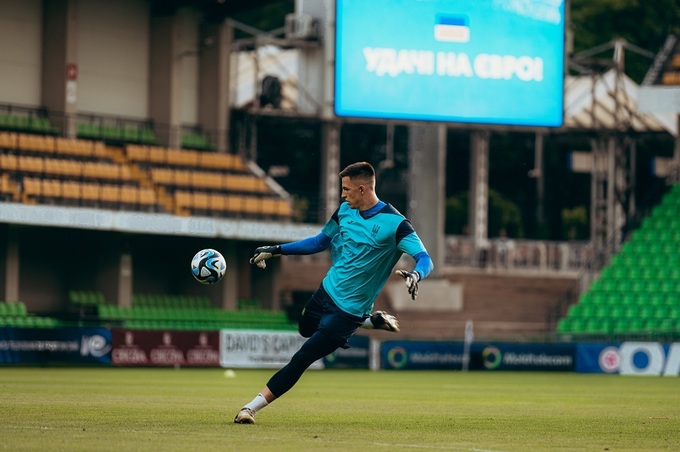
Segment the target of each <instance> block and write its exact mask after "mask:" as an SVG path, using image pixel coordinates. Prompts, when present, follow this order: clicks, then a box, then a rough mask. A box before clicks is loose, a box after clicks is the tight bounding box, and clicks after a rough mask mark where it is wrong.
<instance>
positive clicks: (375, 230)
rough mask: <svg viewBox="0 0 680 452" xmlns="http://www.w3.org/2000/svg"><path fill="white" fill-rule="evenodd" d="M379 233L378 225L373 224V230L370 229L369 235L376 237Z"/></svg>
mask: <svg viewBox="0 0 680 452" xmlns="http://www.w3.org/2000/svg"><path fill="white" fill-rule="evenodd" d="M378 231H380V225H377V224H374V225H373V229H371V234H373V235H376V234H378Z"/></svg>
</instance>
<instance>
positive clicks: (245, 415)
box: [234, 408, 255, 424]
mask: <svg viewBox="0 0 680 452" xmlns="http://www.w3.org/2000/svg"><path fill="white" fill-rule="evenodd" d="M254 423H255V415H254V414H253V411H252V410H251V409H250V408H241V411H239V412H238V414H237V415H236V417H235V418H234V424H254Z"/></svg>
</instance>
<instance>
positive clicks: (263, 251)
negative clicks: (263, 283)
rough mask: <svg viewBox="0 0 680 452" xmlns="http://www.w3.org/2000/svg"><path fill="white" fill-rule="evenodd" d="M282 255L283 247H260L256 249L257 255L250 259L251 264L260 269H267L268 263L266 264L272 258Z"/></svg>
mask: <svg viewBox="0 0 680 452" xmlns="http://www.w3.org/2000/svg"><path fill="white" fill-rule="evenodd" d="M280 255H281V245H271V246H260V247H258V248H255V254H254V255H253V257H251V258H250V263H251V264H255V265H257V266H258V267H260V268H266V267H267V263H266V262H265V261H266V260H267V259H269V258H270V257H272V256H280Z"/></svg>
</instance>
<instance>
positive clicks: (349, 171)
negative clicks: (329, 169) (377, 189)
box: [340, 162, 375, 180]
mask: <svg viewBox="0 0 680 452" xmlns="http://www.w3.org/2000/svg"><path fill="white" fill-rule="evenodd" d="M340 177H341V178H342V177H349V178H350V179H354V178H355V177H360V178H362V179H367V180H373V179H374V178H375V170H374V169H373V166H371V164H370V163H368V162H356V163H352V164H351V165H347V167H345V169H344V170H342V171H340Z"/></svg>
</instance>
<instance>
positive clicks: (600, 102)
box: [231, 45, 678, 136]
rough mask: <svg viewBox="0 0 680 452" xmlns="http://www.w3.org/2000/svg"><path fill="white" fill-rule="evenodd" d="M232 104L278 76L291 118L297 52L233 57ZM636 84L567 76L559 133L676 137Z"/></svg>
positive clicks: (253, 99) (672, 124) (618, 76)
mask: <svg viewBox="0 0 680 452" xmlns="http://www.w3.org/2000/svg"><path fill="white" fill-rule="evenodd" d="M231 64H232V79H231V93H232V106H233V107H235V108H249V107H251V106H254V105H257V89H258V86H259V81H260V80H262V78H263V77H264V76H265V75H274V76H276V77H278V78H279V80H280V81H281V85H282V90H283V99H284V101H283V102H282V105H281V109H280V113H283V114H285V113H288V114H294V112H295V109H296V107H295V105H296V103H297V100H298V96H300V95H305V92H304V89H302V88H301V87H298V67H299V66H298V65H299V50H298V49H281V48H278V47H276V46H271V45H269V46H263V47H258V48H256V49H254V50H248V51H240V52H234V53H233V54H232V63H231ZM639 92H640V86H639V85H638V84H637V83H635V82H634V81H633V80H632V79H631V78H630V77H628V76H627V75H626V74H625V73H623V72H622V71H617V70H616V69H615V68H612V69H610V70H608V71H606V72H604V73H596V74H589V75H579V76H567V77H565V83H564V125H563V127H562V129H560V130H562V131H564V132H569V131H584V132H590V131H592V132H604V131H618V132H633V133H668V134H670V135H673V136H677V134H678V126H677V120H676V118H675V115H674V114H672V113H659V112H641V111H639V109H638V94H639Z"/></svg>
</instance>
